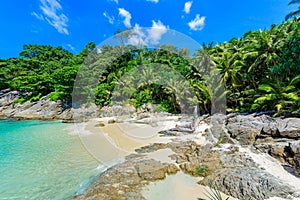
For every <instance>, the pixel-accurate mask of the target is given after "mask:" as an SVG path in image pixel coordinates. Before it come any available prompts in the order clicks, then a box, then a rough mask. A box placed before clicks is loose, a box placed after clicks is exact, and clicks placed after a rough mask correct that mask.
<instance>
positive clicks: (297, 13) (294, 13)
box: [285, 0, 300, 20]
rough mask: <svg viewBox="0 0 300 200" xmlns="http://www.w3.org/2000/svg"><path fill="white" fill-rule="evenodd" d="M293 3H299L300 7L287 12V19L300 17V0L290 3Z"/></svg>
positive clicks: (293, 0)
mask: <svg viewBox="0 0 300 200" xmlns="http://www.w3.org/2000/svg"><path fill="white" fill-rule="evenodd" d="M292 4H298V5H299V6H298V9H297V10H293V11H291V12H290V13H289V14H287V15H286V16H285V20H288V19H291V18H294V17H299V16H300V0H292V1H291V2H290V3H289V5H292Z"/></svg>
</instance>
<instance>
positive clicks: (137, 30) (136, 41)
mask: <svg viewBox="0 0 300 200" xmlns="http://www.w3.org/2000/svg"><path fill="white" fill-rule="evenodd" d="M145 39H146V35H145V33H144V32H143V30H142V28H141V27H140V26H139V25H138V24H135V26H134V27H133V29H132V35H131V36H130V37H129V38H128V41H127V43H128V44H131V45H136V46H140V45H147V43H146V41H145Z"/></svg>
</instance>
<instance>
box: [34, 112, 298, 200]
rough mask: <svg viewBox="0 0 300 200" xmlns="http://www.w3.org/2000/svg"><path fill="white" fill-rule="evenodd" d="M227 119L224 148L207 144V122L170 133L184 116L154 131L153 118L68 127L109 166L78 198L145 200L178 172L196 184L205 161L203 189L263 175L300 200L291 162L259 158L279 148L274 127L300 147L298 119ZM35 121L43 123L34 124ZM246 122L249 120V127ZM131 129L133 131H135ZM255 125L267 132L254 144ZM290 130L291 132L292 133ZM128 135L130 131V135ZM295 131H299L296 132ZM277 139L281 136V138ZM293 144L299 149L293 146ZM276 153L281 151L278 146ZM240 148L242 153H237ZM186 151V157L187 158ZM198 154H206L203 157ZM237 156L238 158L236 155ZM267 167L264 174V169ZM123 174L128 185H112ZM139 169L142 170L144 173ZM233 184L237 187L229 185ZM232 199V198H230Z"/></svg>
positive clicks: (99, 120) (167, 118) (97, 120)
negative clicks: (289, 169) (237, 177)
mask: <svg viewBox="0 0 300 200" xmlns="http://www.w3.org/2000/svg"><path fill="white" fill-rule="evenodd" d="M226 117H227V119H226V120H227V124H226V128H227V129H228V130H230V134H231V135H230V136H229V137H230V138H231V139H230V140H228V141H229V143H227V142H225V143H227V144H226V145H225V144H224V145H223V144H213V143H211V145H210V146H209V145H208V144H209V143H210V142H211V140H210V138H211V137H212V135H210V134H211V133H210V131H209V130H210V128H211V127H210V125H209V119H208V120H204V121H205V122H204V121H202V122H199V124H198V127H197V129H196V130H195V132H194V133H184V132H176V131H175V132H176V134H173V133H174V131H173V132H172V131H171V132H170V130H172V128H174V127H175V126H178V125H183V124H185V123H186V121H181V120H180V118H181V117H180V116H166V115H162V116H161V118H160V119H157V120H156V123H157V121H159V120H161V121H159V123H158V125H157V124H155V123H154V128H151V125H153V124H152V122H151V120H149V117H146V118H142V119H135V120H131V119H130V120H129V121H128V120H127V121H126V120H125V121H124V119H123V120H120V119H117V118H116V117H106V118H91V119H89V120H88V121H85V122H82V123H73V124H70V127H73V130H72V128H71V129H68V130H67V131H68V132H69V134H70V135H79V137H80V139H81V141H82V144H83V145H85V144H88V146H85V149H87V150H88V151H89V153H90V154H91V155H93V157H94V158H95V159H96V160H98V161H99V160H101V161H102V162H103V163H104V165H102V166H106V167H105V169H106V170H104V171H103V172H101V174H99V175H98V176H97V178H96V179H97V180H96V182H95V183H93V184H92V185H89V186H88V188H87V189H86V190H85V191H84V193H83V194H82V195H79V196H75V197H74V199H85V198H86V197H89V196H90V195H94V196H95V195H96V196H97V195H100V196H101V195H104V196H105V195H106V194H110V195H116V196H117V197H118V196H119V197H120V198H121V197H125V196H126V195H130V194H132V192H133V193H134V195H137V196H136V197H139V198H141V199H143V198H144V197H143V195H142V193H141V192H140V191H142V190H143V189H145V188H148V187H150V185H152V183H154V185H155V184H156V183H157V181H159V180H161V179H163V180H164V181H167V180H166V179H167V178H168V177H169V176H171V175H172V174H175V175H176V174H178V172H180V173H181V172H184V173H185V174H187V175H189V176H190V175H191V177H190V178H191V179H192V177H193V176H195V175H196V174H195V170H196V168H197V167H198V166H199V165H203V163H202V162H204V164H205V165H208V166H209V171H210V174H207V175H205V177H204V179H203V180H202V181H200V182H201V185H202V184H204V185H207V184H208V182H209V181H208V180H215V181H216V184H220V185H222V182H224V180H225V179H226V177H227V176H228V177H230V176H234V174H232V175H231V173H237V174H242V176H246V175H247V174H249V173H250V174H252V175H253V176H255V174H260V173H263V174H264V175H263V176H264V177H265V178H266V179H267V180H268V181H269V182H270V184H271V185H272V184H274V185H273V186H272V187H274V188H276V187H278V188H281V187H282V188H284V190H286V191H290V192H289V193H285V192H282V193H280V192H279V193H276V195H279V196H280V195H287V194H289V195H294V196H293V198H294V199H297V197H298V196H297V195H296V193H299V197H300V188H299V187H296V186H293V185H294V184H295V183H296V182H297V183H300V179H299V178H298V177H296V176H293V175H291V174H290V173H287V171H286V169H285V168H283V166H284V164H286V162H287V161H288V160H287V161H284V160H281V162H279V161H278V160H276V162H274V158H273V157H274V156H275V157H276V155H277V154H275V153H276V151H279V150H276V151H274V150H272V151H274V155H272V156H273V157H271V156H270V153H266V154H264V155H260V154H259V152H260V153H264V152H263V151H267V150H268V149H267V150H265V149H266V148H270V147H272V148H274V147H273V146H272V145H275V146H276V145H277V143H276V142H277V140H274V139H272V138H271V137H272V134H273V132H274V131H273V129H274V123H275V125H276V127H277V126H278V127H277V129H278V130H279V131H280V133H279V134H282V135H280V137H282V138H285V139H284V140H283V139H280V140H279V143H278V144H280V145H282V144H283V145H288V144H289V143H291V142H293V141H296V142H297V137H298V136H297V134H298V131H300V129H295V126H297V124H299V123H298V120H300V119H298V118H291V119H273V118H270V117H268V116H259V117H254V116H253V115H247V116H246V115H235V116H232V115H231V116H226ZM150 119H151V117H150ZM31 120H33V119H31ZM34 120H41V119H34ZM163 120H165V121H167V122H168V123H169V124H168V123H166V124H165V125H164V123H162V121H163ZM185 120H187V119H185ZM239 120H240V121H239ZM245 120H249V122H248V121H245ZM257 120H258V121H257ZM44 121H49V120H44ZM51 121H52V120H51ZM54 121H60V120H54ZM128 122H130V123H128ZM245 122H247V123H245ZM263 123H265V124H266V126H267V128H268V129H264V126H262V125H261V124H263ZM283 123H286V124H287V125H285V126H284V129H283V128H281V127H283V125H282V124H283ZM291 123H292V124H291ZM133 124H134V126H132V125H133ZM234 124H237V125H238V127H243V126H249V127H243V128H244V129H245V130H246V132H244V131H243V130H240V128H239V129H236V128H235V127H234V126H233V125H234ZM253 124H254V125H257V124H259V126H258V128H259V129H258V130H260V129H263V130H265V133H264V132H263V133H257V134H262V135H261V136H260V137H256V138H254V140H253V138H252V135H251V134H253V133H256V131H255V130H254V129H253V127H254V125H253ZM76 126H77V127H76ZM262 127H263V128H262ZM289 127H291V128H290V129H288V128H289ZM75 129H77V133H74V130H75ZM277 129H276V130H277ZM287 129H288V130H287ZM126 130H128V131H132V132H129V133H127V132H126ZM274 130H275V129H274ZM294 130H296V132H295V131H294ZM124 131H125V132H124ZM151 131H155V132H156V134H154V135H155V136H154V135H153V134H150V133H151ZM233 131H241V133H243V134H245V133H246V134H250V135H249V137H248V135H246V136H247V137H246V136H243V137H241V138H239V137H233V136H234V135H233ZM158 132H159V133H158ZM260 132H261V131H260ZM268 132H270V133H268ZM170 133H171V134H170ZM241 133H239V134H241ZM227 134H228V133H227ZM268 134H270V135H268ZM225 135H226V134H225ZM250 136H251V137H250ZM299 136H300V135H299ZM276 137H278V135H277V136H276ZM289 137H296V138H295V139H293V138H289ZM224 139H225V141H227V139H226V138H224ZM99 141H100V142H99ZM230 141H231V142H230ZM284 142H285V143H284ZM255 143H257V144H255ZM207 145H208V146H207ZM215 145H216V146H215ZM253 145H254V146H253ZM270 145H271V146H270ZM295 145H297V144H296V143H295ZM99 146H101V148H100V151H99V148H98V147H99ZM268 146H269V147H268ZM253 147H255V148H256V149H253ZM296 147H297V146H296ZM200 148H201V150H200ZM276 148H277V147H276ZM278 148H281V147H280V146H279V147H278ZM282 148H285V146H282ZM291 148H293V149H292V150H293V151H295V152H296V150H294V147H293V146H291ZM178 149H181V150H178ZM187 149H190V150H187ZM197 149H198V150H197ZM234 149H235V150H234ZM236 149H238V151H237V150H236ZM261 150H263V151H261ZM181 151H182V152H181ZM194 151H195V152H194ZM107 152H109V154H107ZM187 152H188V154H187V155H186V153H187ZM190 152H194V153H193V154H189V153H190ZM196 152H197V153H196ZM199 152H202V153H201V154H199ZM218 152H219V153H218ZM228 152H230V153H229V155H227V153H228ZM195 153H196V154H195ZM207 153H212V154H211V155H210V156H209V157H207V158H205V157H204V158H203V157H202V156H200V157H199V155H202V154H207ZM231 153H232V155H231ZM271 153H272V152H271ZM220 154H225V155H226V156H225V157H227V156H229V158H226V159H229V160H230V159H232V158H231V156H232V157H238V159H241V160H239V161H238V163H239V162H242V163H243V164H242V166H245V170H246V171H241V172H238V171H237V170H238V169H237V168H230V167H229V168H228V165H229V163H227V162H228V161H224V160H222V159H224V158H222V157H220ZM235 154H237V155H238V156H237V155H235ZM241 155H243V156H245V157H247V159H246V160H242V158H241ZM295 155H298V154H295ZM211 157H214V158H211ZM234 159H236V158H234ZM261 159H264V160H265V162H264V161H262V160H261ZM272 159H273V161H272ZM294 159H297V157H295V158H294ZM247 160H251V163H252V164H249V163H247V162H249V161H247ZM266 161H268V162H266ZM296 161H297V160H295V162H296ZM220 162H221V163H222V162H225V167H226V170H229V171H226V170H224V169H223V168H220V169H219V168H218V167H220V166H219V165H220V164H219V163H220ZM235 162H236V161H235ZM146 165H148V166H151V168H147V167H145V166H146ZM222 165H224V164H222ZM273 166H276V168H274V169H273ZM231 167H232V166H231ZM263 168H265V169H264V170H263ZM271 168H272V169H271ZM275 169H276V170H275ZM124 170H125V171H127V170H129V171H131V172H130V173H129V176H128V177H127V179H128V180H123V181H121V182H120V181H119V182H114V181H116V180H120V177H122V176H123V175H122V174H120V172H124ZM132 170H133V171H132ZM139 170H142V172H141V171H139ZM145 170H146V171H145ZM242 170H243V168H242ZM247 170H250V172H248V171H247ZM255 170H258V171H255ZM274 170H275V171H274ZM281 170H284V171H281ZM252 171H253V172H252ZM254 171H255V172H254ZM157 173H158V175H157ZM220 173H221V174H220ZM222 173H224V174H222ZM280 173H281V174H280ZM107 175H109V176H108V177H110V178H109V179H111V180H110V181H111V183H108V182H106V181H105V180H103V179H104V178H105V177H106V179H107V178H108V177H107ZM196 176H197V175H196ZM289 176H291V177H292V176H293V177H292V178H288V177H289ZM223 178H224V180H223V181H222V182H220V183H219V182H218V181H221V180H222V179H223ZM175 179H176V178H175ZM259 180H260V179H259V177H257V180H256V179H255V178H254V179H253V181H254V182H255V181H259ZM275 180H276V181H277V182H279V183H278V185H276V183H275V182H276V181H275ZM288 180H294V181H293V183H289V182H287V181H288ZM126 181H132V182H134V184H133V186H132V189H131V190H132V191H131V190H128V189H126V188H123V186H128V184H127V182H126ZM135 181H136V182H135ZM164 181H163V182H164ZM236 182H238V181H236ZM281 183H286V184H285V186H283V185H281V186H280V187H279V185H280V184H281ZM103 184H108V185H110V189H111V188H116V189H118V190H119V189H120V191H121V192H119V193H120V194H119V193H113V194H112V193H111V192H112V191H110V190H109V188H107V187H106V186H105V187H104V189H106V190H105V191H102V190H99V188H98V187H100V186H101V187H103V186H104V185H103ZM230 184H233V185H234V183H230ZM220 185H218V188H221V191H222V192H225V193H226V194H230V196H238V195H239V194H240V191H236V190H235V191H233V192H231V191H230V190H225V191H223V189H224V188H222V187H220ZM128 187H131V186H128ZM230 187H233V186H230ZM245 187H248V186H245ZM250 187H251V186H250ZM156 189H157V188H156ZM156 189H155V187H154V189H153V188H152V189H151V190H152V192H153V190H156ZM231 190H232V189H231ZM278 190H279V189H278ZM279 191H281V190H279ZM291 191H294V192H291ZM77 192H79V191H77ZM228 192H230V193H228ZM256 192H259V191H256ZM272 192H273V193H274V191H271V192H270V194H272ZM150 193H151V191H150ZM154 193H155V191H154ZM259 195H261V194H259ZM274 195H275V194H274ZM276 195H275V197H276ZM295 195H296V196H295ZM104 196H103V199H109V198H108V197H107V196H106V197H104ZM178 196H180V194H178ZM83 197H84V198H83ZM267 197H268V198H266V199H272V198H273V197H274V196H267ZM281 197H282V196H281ZM202 198H204V197H202ZM87 199H89V198H87ZM91 199H93V198H91ZM230 199H233V198H232V197H231V198H230ZM257 199H262V198H257ZM273 199H274V198H273ZM275 199H276V198H275ZM281 199H286V198H281Z"/></svg>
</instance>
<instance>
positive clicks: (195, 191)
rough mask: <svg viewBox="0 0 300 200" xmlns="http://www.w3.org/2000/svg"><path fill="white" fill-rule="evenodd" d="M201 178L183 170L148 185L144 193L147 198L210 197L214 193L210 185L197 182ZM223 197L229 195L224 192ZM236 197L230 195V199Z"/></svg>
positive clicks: (167, 199)
mask: <svg viewBox="0 0 300 200" xmlns="http://www.w3.org/2000/svg"><path fill="white" fill-rule="evenodd" d="M198 181H200V179H199V178H195V177H192V176H190V175H187V174H184V173H183V172H182V171H180V172H178V173H177V174H175V175H171V176H167V178H166V179H164V180H162V181H157V182H155V183H153V184H151V185H148V186H146V187H145V188H144V189H143V191H142V194H143V196H144V197H145V198H146V199H147V200H182V199H189V200H198V198H203V199H209V198H208V196H209V194H211V193H212V191H211V190H210V188H209V187H205V186H202V185H199V184H197V182H198ZM222 197H223V199H226V198H227V197H229V196H227V195H225V194H222ZM234 199H235V198H233V197H230V198H229V200H234Z"/></svg>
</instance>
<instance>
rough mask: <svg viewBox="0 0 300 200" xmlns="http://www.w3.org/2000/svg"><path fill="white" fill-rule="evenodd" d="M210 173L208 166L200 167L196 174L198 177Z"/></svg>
mask: <svg viewBox="0 0 300 200" xmlns="http://www.w3.org/2000/svg"><path fill="white" fill-rule="evenodd" d="M207 171H208V166H206V165H199V166H198V167H197V169H196V174H197V175H198V176H204V175H205V173H206V172H207Z"/></svg>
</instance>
